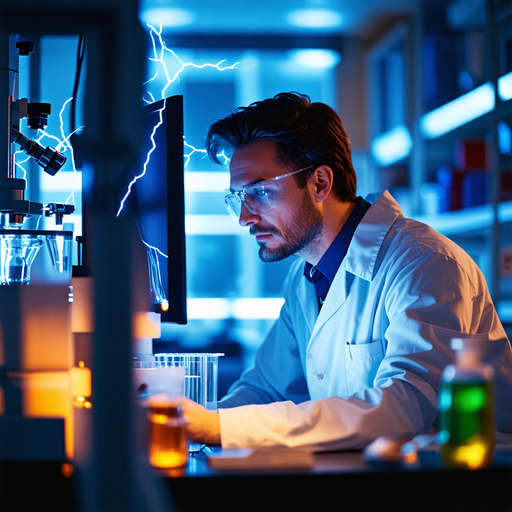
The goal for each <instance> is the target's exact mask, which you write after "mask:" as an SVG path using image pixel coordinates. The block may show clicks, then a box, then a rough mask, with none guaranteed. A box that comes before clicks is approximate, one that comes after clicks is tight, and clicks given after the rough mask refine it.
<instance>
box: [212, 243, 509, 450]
mask: <svg viewBox="0 0 512 512" xmlns="http://www.w3.org/2000/svg"><path fill="white" fill-rule="evenodd" d="M386 272H387V279H386V285H385V287H384V289H383V290H382V293H383V294H384V295H383V296H384V297H385V301H386V304H385V305H386V307H385V314H384V317H383V318H376V319H375V321H376V322H382V323H387V324H386V325H387V328H386V329H385V330H384V332H385V338H386V344H387V348H386V353H385V356H384V358H383V360H382V361H381V363H380V365H379V367H378V370H377V373H376V376H375V379H374V381H373V386H372V387H368V388H365V389H362V390H359V391H357V392H356V393H354V394H353V395H352V396H347V397H338V396H332V397H328V398H319V399H315V400H309V401H306V402H304V403H301V404H295V403H293V402H291V401H285V402H280V403H271V404H266V405H247V406H244V407H238V408H234V409H225V410H221V411H220V412H219V414H220V425H221V440H222V446H223V447H225V448H242V447H290V448H308V449H313V450H340V449H357V448H361V447H363V446H365V445H366V444H368V443H369V442H371V441H372V440H374V439H376V438H377V437H379V436H389V437H393V438H411V437H413V436H414V435H417V434H419V433H425V432H427V431H429V429H430V428H431V427H432V426H433V424H434V422H435V421H436V418H437V398H436V397H437V392H438V389H439V383H440V380H441V374H442V371H443V369H444V368H445V367H446V365H448V364H450V363H451V362H452V361H453V356H452V353H451V351H450V348H449V342H450V340H451V339H452V338H454V337H458V336H460V335H461V334H462V333H465V335H468V334H469V335H472V334H477V333H485V334H489V333H491V334H492V331H493V330H495V329H497V327H498V326H496V325H495V324H496V321H497V316H496V314H495V310H494V307H493V305H492V302H491V301H490V299H489V298H488V296H487V295H486V294H488V292H487V289H486V287H485V283H483V285H482V284H481V283H480V285H479V286H477V284H476V283H475V282H474V280H473V279H472V278H473V277H475V276H474V275H472V274H471V271H470V272H467V271H466V270H465V269H464V268H462V266H461V265H459V264H458V263H457V262H455V261H454V260H452V259H450V258H448V257H446V256H444V255H441V254H436V253H431V254H426V255H422V256H421V257H420V258H416V259H414V260H413V261H410V259H409V260H408V259H407V258H404V259H403V261H401V260H400V258H398V259H397V260H396V261H395V262H394V263H393V264H392V267H391V268H388V269H386ZM482 279H483V278H482ZM498 324H499V321H498ZM498 331H499V329H498V330H497V331H496V332H498ZM502 341H503V340H502Z"/></svg>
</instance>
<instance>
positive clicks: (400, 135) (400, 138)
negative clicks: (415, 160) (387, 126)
mask: <svg viewBox="0 0 512 512" xmlns="http://www.w3.org/2000/svg"><path fill="white" fill-rule="evenodd" d="M411 150H412V137H411V134H410V133H409V130H408V129H407V127H406V126H404V125H400V126H396V127H395V128H392V129H391V130H389V131H387V132H385V133H383V134H381V135H379V136H378V137H376V138H375V139H373V141H372V143H371V152H372V155H373V158H375V161H376V162H377V163H378V164H379V165H382V166H383V167H387V166H388V165H391V164H394V163H395V162H398V161H399V160H402V158H405V157H407V156H409V154H410V153H411Z"/></svg>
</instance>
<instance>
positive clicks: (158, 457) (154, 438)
mask: <svg viewBox="0 0 512 512" xmlns="http://www.w3.org/2000/svg"><path fill="white" fill-rule="evenodd" d="M147 407H148V421H149V462H150V463H151V465H152V466H154V467H156V468H178V467H181V466H185V465H186V464H187V461H188V442H187V436H186V431H185V422H184V420H183V416H182V413H181V401H178V400H176V397H171V396H170V395H168V394H166V393H158V394H156V395H152V396H150V397H149V398H148V400H147Z"/></svg>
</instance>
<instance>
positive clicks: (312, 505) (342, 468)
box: [159, 450, 512, 512]
mask: <svg viewBox="0 0 512 512" xmlns="http://www.w3.org/2000/svg"><path fill="white" fill-rule="evenodd" d="M434 455H435V454H432V453H431V454H427V456H426V457H424V459H423V461H422V464H421V465H419V466H402V465H400V464H380V465H376V464H373V463H369V462H367V461H366V460H365V458H364V456H363V452H362V451H344V452H324V453H317V454H315V455H314V465H313V467H312V468H309V469H295V470H290V469H288V470H257V471H256V470H252V471H248V470H244V471H241V470H236V471H235V470H232V471H226V470H223V471H218V470H213V469H211V468H210V467H209V465H208V462H207V451H203V452H199V453H196V454H191V456H190V460H189V464H188V465H187V467H186V468H185V469H184V470H183V471H182V472H181V474H180V473H178V474H174V475H169V474H166V473H164V472H162V473H159V475H160V477H161V478H162V479H164V481H165V485H166V486H167V487H168V489H169V490H170V492H171V494H172V497H173V499H174V501H175V503H176V506H177V509H178V510H179V511H183V512H185V511H187V512H192V511H205V510H208V511H223V512H229V511H233V512H244V511H247V512H251V511H265V512H267V511H279V512H282V511H293V512H300V511H308V512H309V511H314V512H320V511H321V512H324V511H325V512H326V511H340V510H344V511H370V510H371V511H379V512H383V511H384V512H385V511H390V512H400V511H404V512H405V511H407V512H410V511H436V512H443V511H446V512H454V511H458V510H460V511H464V512H470V511H482V512H483V511H485V512H490V511H501V510H503V511H505V510H506V511H510V510H512V498H511V497H510V495H509V492H508V490H509V489H511V488H512V487H511V485H512V450H506V452H505V453H497V455H496V457H495V461H494V463H493V465H492V467H490V468H488V469H485V470H479V471H454V470H443V469H441V468H440V467H439V463H438V462H437V458H436V457H435V456H434Z"/></svg>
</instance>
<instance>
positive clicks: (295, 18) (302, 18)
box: [286, 9, 343, 28]
mask: <svg viewBox="0 0 512 512" xmlns="http://www.w3.org/2000/svg"><path fill="white" fill-rule="evenodd" d="M286 21H287V22H288V23H289V24H290V25H295V26H296V27H308V28H332V27H339V26H340V25H341V23H342V21H343V18H342V17H341V15H340V14H339V13H338V12H336V11H332V10H330V9H298V10H296V11H291V12H290V13H289V14H288V15H287V16H286Z"/></svg>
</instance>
